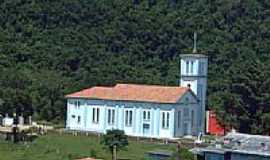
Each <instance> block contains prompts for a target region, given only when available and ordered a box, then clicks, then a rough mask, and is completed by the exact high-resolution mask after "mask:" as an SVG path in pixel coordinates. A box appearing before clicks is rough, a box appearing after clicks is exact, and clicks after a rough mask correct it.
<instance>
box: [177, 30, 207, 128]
mask: <svg viewBox="0 0 270 160" xmlns="http://www.w3.org/2000/svg"><path fill="white" fill-rule="evenodd" d="M196 39H197V34H196V33H194V48H193V52H192V54H182V55H180V57H181V62H180V86H181V87H190V88H191V90H192V91H193V92H194V93H195V94H196V95H197V97H198V99H199V105H200V108H199V110H198V121H197V124H198V128H199V131H200V132H202V133H204V132H205V106H206V89H207V68H208V57H207V56H205V55H203V54H198V53H197V46H196V43H197V42H196Z"/></svg>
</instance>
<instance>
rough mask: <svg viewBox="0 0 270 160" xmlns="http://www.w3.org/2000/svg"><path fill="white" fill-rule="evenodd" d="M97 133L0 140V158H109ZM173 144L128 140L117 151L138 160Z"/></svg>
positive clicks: (122, 156) (38, 159) (121, 156)
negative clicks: (27, 140)
mask: <svg viewBox="0 0 270 160" xmlns="http://www.w3.org/2000/svg"><path fill="white" fill-rule="evenodd" d="M100 140H101V138H99V137H98V136H82V135H81V136H72V135H70V134H63V135H59V134H49V135H46V136H41V137H39V138H38V139H36V140H35V141H34V142H32V143H29V142H28V143H27V144H22V143H21V144H12V143H11V142H6V141H4V140H0V160H70V159H75V158H79V157H87V156H90V155H91V154H92V155H93V154H96V155H97V157H98V158H102V159H105V160H110V159H111V154H110V152H108V151H107V150H104V149H103V146H102V145H100ZM174 149H175V145H172V144H170V145H168V144H167V145H165V144H158V143H150V142H145V141H144V142H142V141H135V140H131V139H130V140H129V146H128V147H127V150H125V151H120V152H119V154H118V157H119V158H130V159H132V160H141V159H143V158H144V153H145V152H147V151H151V150H171V151H173V150H174Z"/></svg>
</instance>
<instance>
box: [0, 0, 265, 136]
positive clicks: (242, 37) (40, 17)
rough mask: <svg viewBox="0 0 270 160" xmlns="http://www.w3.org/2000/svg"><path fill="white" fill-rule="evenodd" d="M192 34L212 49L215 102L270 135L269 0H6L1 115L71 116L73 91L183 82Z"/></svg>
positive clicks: (229, 116)
mask: <svg viewBox="0 0 270 160" xmlns="http://www.w3.org/2000/svg"><path fill="white" fill-rule="evenodd" d="M194 31H197V33H198V49H199V52H200V53H203V54H206V55H208V56H209V79H208V82H209V85H208V107H209V108H213V109H215V110H216V111H217V113H218V115H219V119H220V121H221V122H222V124H224V125H227V126H233V127H235V128H237V129H240V130H241V131H243V132H250V133H263V134H270V123H269V121H270V1H269V0H149V1H147V0H133V1H132V0H79V1H78V0H57V1H55V0H2V1H1V2H0V112H1V113H2V114H4V113H6V112H9V113H12V112H13V111H15V110H17V111H23V112H24V113H25V115H26V114H34V117H35V118H36V119H43V120H54V121H58V122H63V119H64V118H65V117H64V116H65V99H64V95H65V94H66V93H70V92H73V91H77V90H80V89H82V88H86V87H90V86H94V85H114V84H115V83H118V82H125V83H144V84H162V85H178V83H179V72H180V71H179V59H180V58H179V55H180V54H186V53H191V52H192V45H193V42H192V41H193V32H194Z"/></svg>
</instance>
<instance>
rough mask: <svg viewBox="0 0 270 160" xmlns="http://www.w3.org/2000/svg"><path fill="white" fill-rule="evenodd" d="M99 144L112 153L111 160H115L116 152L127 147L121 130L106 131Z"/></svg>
mask: <svg viewBox="0 0 270 160" xmlns="http://www.w3.org/2000/svg"><path fill="white" fill-rule="evenodd" d="M101 144H103V145H104V146H105V148H107V149H108V150H109V151H110V152H111V153H112V159H113V160H116V157H117V153H116V152H117V151H119V150H122V149H124V148H125V147H126V146H128V138H127V135H125V132H124V131H122V130H118V129H113V130H107V132H106V134H105V135H103V138H102V141H101Z"/></svg>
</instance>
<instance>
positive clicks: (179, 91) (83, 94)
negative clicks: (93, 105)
mask: <svg viewBox="0 0 270 160" xmlns="http://www.w3.org/2000/svg"><path fill="white" fill-rule="evenodd" d="M188 91H191V90H190V88H188V87H178V86H175V87H174V86H159V85H139V84H117V85H116V86H114V87H92V88H88V89H83V90H81V91H79V92H75V93H72V94H68V95H66V98H86V99H101V100H117V101H121V100H122V101H139V102H154V103H177V102H178V101H179V100H180V98H181V97H182V96H183V95H184V94H185V93H187V92H188Z"/></svg>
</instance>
